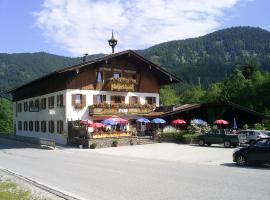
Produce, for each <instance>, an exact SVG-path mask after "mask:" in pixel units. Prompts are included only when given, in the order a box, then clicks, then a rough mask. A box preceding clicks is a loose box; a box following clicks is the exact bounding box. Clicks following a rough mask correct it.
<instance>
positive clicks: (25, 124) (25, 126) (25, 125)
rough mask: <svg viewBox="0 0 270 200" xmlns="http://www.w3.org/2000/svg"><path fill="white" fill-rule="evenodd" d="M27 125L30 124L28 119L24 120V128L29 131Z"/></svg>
mask: <svg viewBox="0 0 270 200" xmlns="http://www.w3.org/2000/svg"><path fill="white" fill-rule="evenodd" d="M27 125H28V123H27V121H24V122H23V130H24V131H27V130H28V126H27Z"/></svg>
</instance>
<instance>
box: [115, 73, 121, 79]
mask: <svg viewBox="0 0 270 200" xmlns="http://www.w3.org/2000/svg"><path fill="white" fill-rule="evenodd" d="M120 77H121V74H120V73H119V72H113V78H120Z"/></svg>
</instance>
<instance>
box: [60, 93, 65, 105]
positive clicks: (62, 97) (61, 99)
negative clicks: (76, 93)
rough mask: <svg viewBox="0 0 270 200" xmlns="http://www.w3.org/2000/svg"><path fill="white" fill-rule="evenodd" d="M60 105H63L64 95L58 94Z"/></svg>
mask: <svg viewBox="0 0 270 200" xmlns="http://www.w3.org/2000/svg"><path fill="white" fill-rule="evenodd" d="M60 106H61V107H63V106H64V95H60Z"/></svg>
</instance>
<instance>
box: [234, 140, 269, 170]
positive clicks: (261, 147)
mask: <svg viewBox="0 0 270 200" xmlns="http://www.w3.org/2000/svg"><path fill="white" fill-rule="evenodd" d="M233 161H234V162H236V164H237V165H240V166H244V165H247V164H270V138H264V139H261V140H259V141H257V142H256V143H255V145H252V146H248V147H243V148H238V149H236V150H235V151H234V153H233Z"/></svg>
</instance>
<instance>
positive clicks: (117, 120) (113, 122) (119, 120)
mask: <svg viewBox="0 0 270 200" xmlns="http://www.w3.org/2000/svg"><path fill="white" fill-rule="evenodd" d="M101 123H102V124H105V125H116V124H127V123H128V120H126V119H122V118H120V117H115V116H113V117H110V118H108V119H105V120H103V121H101Z"/></svg>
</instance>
